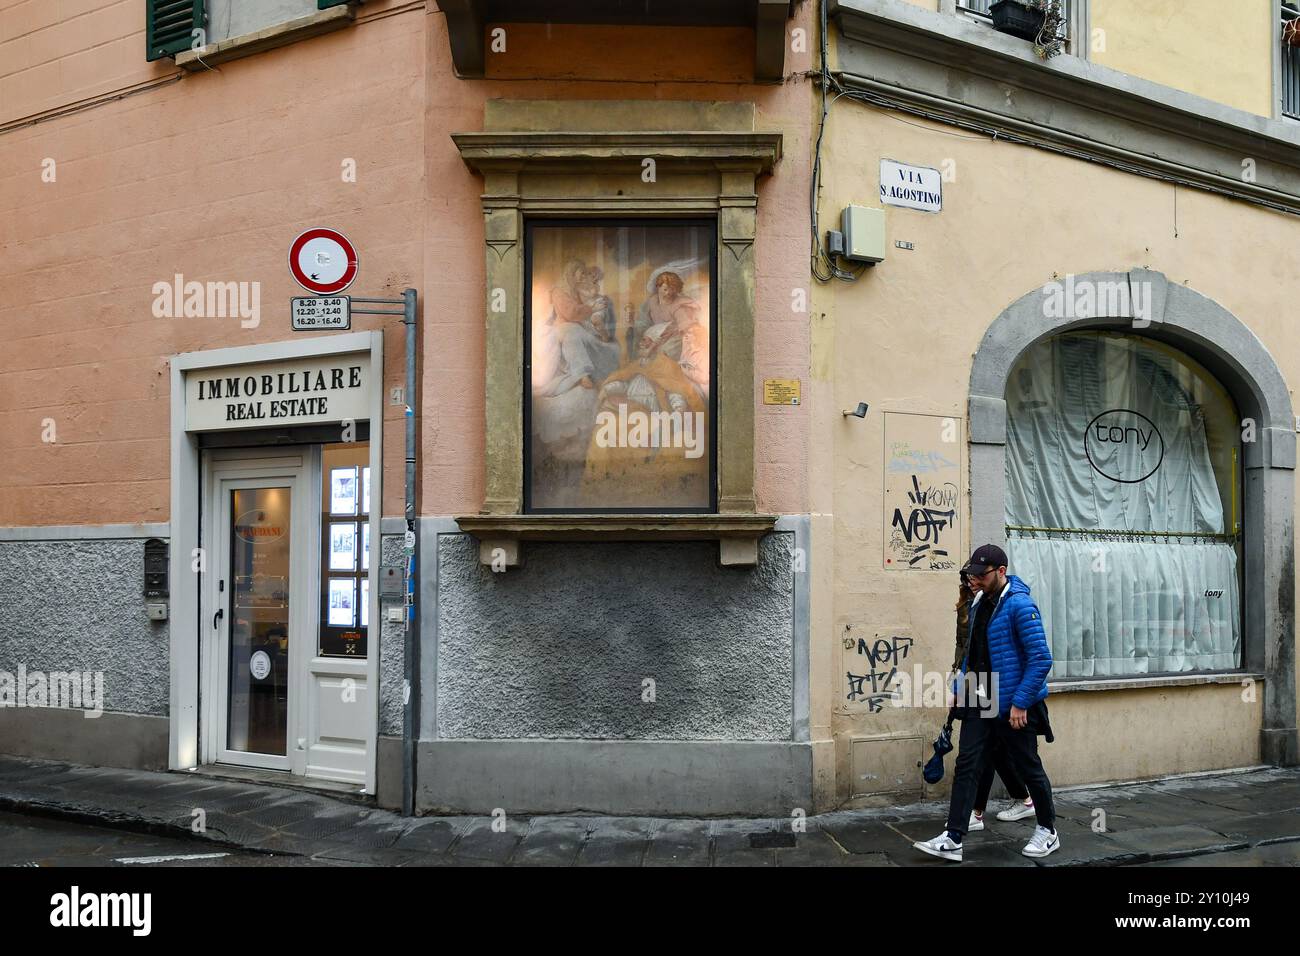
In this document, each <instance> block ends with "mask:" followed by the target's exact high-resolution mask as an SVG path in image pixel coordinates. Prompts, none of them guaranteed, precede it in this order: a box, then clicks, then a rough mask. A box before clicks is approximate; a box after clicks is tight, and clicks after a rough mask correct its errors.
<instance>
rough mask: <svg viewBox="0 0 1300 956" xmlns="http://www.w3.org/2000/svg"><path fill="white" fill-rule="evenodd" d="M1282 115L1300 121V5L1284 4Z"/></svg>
mask: <svg viewBox="0 0 1300 956" xmlns="http://www.w3.org/2000/svg"><path fill="white" fill-rule="evenodd" d="M1279 56H1280V57H1281V60H1282V90H1281V96H1282V115H1283V116H1289V117H1291V119H1300V3H1284V4H1282V49H1281V51H1280V53H1279Z"/></svg>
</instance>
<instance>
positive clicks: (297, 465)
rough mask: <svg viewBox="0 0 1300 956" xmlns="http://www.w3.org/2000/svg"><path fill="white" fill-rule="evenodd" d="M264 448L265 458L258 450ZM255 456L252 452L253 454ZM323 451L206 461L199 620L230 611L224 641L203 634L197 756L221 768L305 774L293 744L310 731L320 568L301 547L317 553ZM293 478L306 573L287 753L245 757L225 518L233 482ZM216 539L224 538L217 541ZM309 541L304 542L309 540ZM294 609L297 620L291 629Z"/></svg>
mask: <svg viewBox="0 0 1300 956" xmlns="http://www.w3.org/2000/svg"><path fill="white" fill-rule="evenodd" d="M259 451H261V455H260V457H259V456H258V455H257V453H258V452H259ZM250 452H251V454H250ZM318 459H319V454H317V453H314V451H313V450H312V449H310V448H305V449H302V450H301V451H290V450H282V451H276V450H275V449H274V448H270V449H249V450H247V451H246V450H244V449H212V450H209V451H208V453H207V455H206V456H204V457H203V460H202V462H201V465H200V467H201V469H202V480H203V488H204V491H205V493H206V494H207V498H206V500H205V501H204V520H205V525H204V526H205V527H207V528H211V529H212V530H213V531H214V532H215V534H214V535H213V536H212V538H210V539H209V541H210V544H209V547H208V559H209V561H210V562H211V563H210V565H209V570H211V571H212V572H213V575H211V576H210V577H209V579H208V581H207V582H206V587H205V588H202V589H201V590H202V591H203V592H204V593H201V594H200V596H199V607H200V620H202V621H209V620H211V619H212V615H213V613H214V608H217V607H219V608H221V609H222V610H223V611H225V615H224V620H225V632H224V637H222V636H220V635H219V634H218V633H217V631H216V628H207V627H205V628H201V629H200V635H201V640H200V644H201V647H200V661H199V702H200V705H201V707H202V710H201V714H200V717H201V719H200V721H199V729H200V732H201V733H202V740H201V742H200V747H199V756H200V758H201V759H202V760H203V762H204V763H222V764H227V765H230V766H238V767H255V768H257V769H261V770H278V771H284V772H291V773H294V774H298V775H302V776H305V775H306V769H307V768H306V755H305V754H304V753H301V752H299V751H297V750H296V749H295V748H294V747H293V741H294V739H295V737H296V735H297V734H299V733H302V732H304V731H305V728H304V727H303V726H302V724H303V722H304V719H305V715H304V707H303V701H304V698H303V695H304V694H305V693H306V692H307V680H306V675H307V670H306V657H305V656H304V655H305V654H308V653H310V650H309V647H308V646H307V641H306V638H307V635H312V634H314V631H315V627H314V624H315V622H316V620H317V615H318V613H319V610H318V603H319V602H318V601H317V600H316V597H317V595H318V594H319V591H318V589H319V587H320V583H319V568H318V567H317V566H316V565H315V563H313V562H311V561H310V560H307V561H302V560H299V561H295V560H294V559H295V558H298V559H301V558H302V556H303V550H304V548H305V549H306V554H307V555H313V554H315V553H317V552H318V551H319V527H318V520H316V521H314V520H313V519H316V515H315V514H314V513H313V511H314V509H312V508H311V507H310V505H311V504H312V492H313V491H314V490H315V489H314V488H313V487H312V483H313V478H314V477H315V476H316V472H317V468H318V466H316V467H314V466H315V462H316V460H318ZM285 478H287V479H288V482H289V487H290V490H291V492H292V495H293V497H292V499H291V501H290V506H289V507H290V512H289V514H290V519H289V520H290V528H291V531H290V534H291V538H290V544H289V547H290V562H291V564H293V565H294V567H297V566H299V565H301V567H303V568H305V569H306V571H305V573H304V572H299V573H296V574H294V576H293V578H292V579H291V582H290V585H289V588H290V591H289V593H290V597H289V601H290V604H289V614H290V628H289V635H288V638H289V650H290V654H289V660H290V665H289V671H288V675H287V677H288V722H287V724H286V727H285V750H284V756H283V757H280V758H277V757H275V756H274V755H264V754H256V753H253V752H251V751H250V752H248V753H247V754H246V753H244V752H241V751H237V750H231V749H230V747H229V737H228V733H229V717H230V711H229V703H230V698H229V693H230V684H229V681H230V656H229V655H230V640H231V634H230V627H231V624H232V622H233V620H234V613H233V611H232V610H231V609H230V605H229V601H230V597H231V595H233V594H234V582H233V581H231V582H229V583H230V588H229V590H228V591H226V592H225V594H224V596H222V595H220V594H219V593H218V592H217V591H216V590H214V586H213V582H214V581H215V580H218V579H225V578H226V577H227V575H226V573H225V572H226V571H227V569H228V567H229V565H228V563H227V561H228V558H229V547H230V529H229V527H228V526H227V525H226V523H225V521H224V520H221V519H222V518H223V516H225V515H227V514H228V512H227V510H226V507H227V506H226V494H227V491H228V490H229V489H228V487H227V486H228V485H239V486H241V487H242V488H253V487H273V486H276V485H278V484H279V482H280V480H281V479H285ZM217 536H219V538H220V540H217ZM304 537H305V538H306V540H305V542H304ZM295 612H296V613H297V614H298V615H299V617H300V619H299V620H298V621H297V626H295V624H294V614H295Z"/></svg>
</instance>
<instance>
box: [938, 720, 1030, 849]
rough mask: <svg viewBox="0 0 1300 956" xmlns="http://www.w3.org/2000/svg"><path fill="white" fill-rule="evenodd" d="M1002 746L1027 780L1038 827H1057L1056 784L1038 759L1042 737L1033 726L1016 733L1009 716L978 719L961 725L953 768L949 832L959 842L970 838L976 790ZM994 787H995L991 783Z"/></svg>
mask: <svg viewBox="0 0 1300 956" xmlns="http://www.w3.org/2000/svg"><path fill="white" fill-rule="evenodd" d="M995 739H996V746H1000V747H1001V748H1002V749H1003V751H1005V753H1006V755H1007V759H1008V761H1009V762H1010V764H1011V766H1012V767H1014V768H1015V772H1016V775H1017V776H1019V777H1020V779H1021V780H1023V781H1024V784H1025V787H1026V789H1028V790H1029V795H1030V796H1032V797H1033V798H1034V814H1035V816H1037V817H1038V825H1039V826H1041V827H1047V828H1048V829H1049V830H1051V829H1055V827H1056V808H1055V807H1054V806H1053V805H1052V783H1051V781H1050V780H1048V779H1047V771H1045V770H1044V769H1043V762H1042V761H1041V760H1039V759H1038V735H1037V734H1036V733H1035V732H1034V727H1033V725H1032V723H1031V724H1030V725H1028V726H1026V727H1024V728H1022V729H1020V730H1013V729H1012V727H1011V722H1010V720H1008V719H1007V718H1006V717H975V716H972V717H970V718H969V719H967V720H963V721H962V722H961V740H960V742H959V744H958V748H959V749H958V753H957V763H956V765H955V766H954V767H953V782H952V802H951V803H950V804H949V807H948V832H949V833H951V834H952V837H953V839H954V840H957V841H958V842H960V841H961V839H962V838H963V837H964V836H965V835H966V827H967V826H968V825H969V823H970V814H971V810H973V809H974V808H975V798H976V796H977V793H976V791H977V790H978V789H979V785H980V777H981V776H982V775H983V774H984V772H985V770H986V768H988V769H991V768H992V767H993V748H994V746H995V744H994V741H995ZM990 786H991V784H990Z"/></svg>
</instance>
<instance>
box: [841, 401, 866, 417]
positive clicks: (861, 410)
mask: <svg viewBox="0 0 1300 956" xmlns="http://www.w3.org/2000/svg"><path fill="white" fill-rule="evenodd" d="M843 414H844V417H845V418H848V417H849V416H850V415H852V416H853V417H854V418H866V417H867V403H866V402H858V407H857V408H851V409H849V410H848V411H846V412H844V413H843Z"/></svg>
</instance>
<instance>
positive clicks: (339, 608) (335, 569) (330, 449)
mask: <svg viewBox="0 0 1300 956" xmlns="http://www.w3.org/2000/svg"><path fill="white" fill-rule="evenodd" d="M322 464H323V467H322V478H323V481H324V487H323V488H322V493H321V502H322V508H321V536H320V537H321V581H322V582H323V586H322V587H321V614H320V639H319V648H318V650H319V653H320V655H321V656H322V657H365V656H366V653H367V643H368V641H367V635H368V634H369V629H370V620H369V617H370V610H369V609H370V582H369V571H370V447H369V443H368V442H348V443H343V444H337V445H326V446H324V448H323V449H322Z"/></svg>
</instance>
